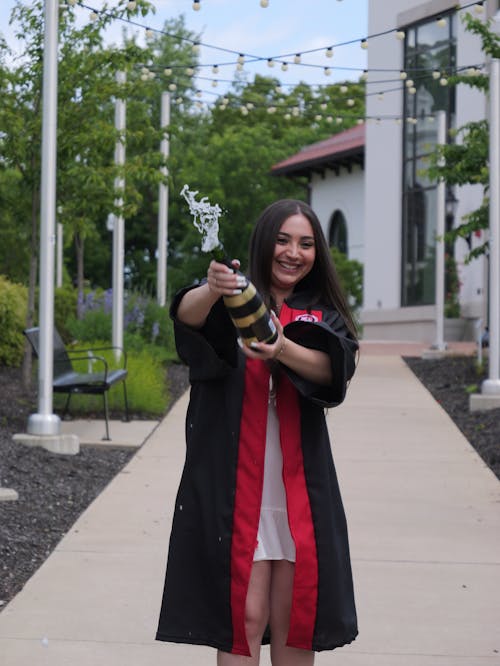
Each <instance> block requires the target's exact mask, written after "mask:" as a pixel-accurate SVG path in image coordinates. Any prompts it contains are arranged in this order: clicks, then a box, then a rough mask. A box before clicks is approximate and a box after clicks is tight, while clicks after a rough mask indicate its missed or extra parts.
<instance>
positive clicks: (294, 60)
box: [293, 53, 302, 65]
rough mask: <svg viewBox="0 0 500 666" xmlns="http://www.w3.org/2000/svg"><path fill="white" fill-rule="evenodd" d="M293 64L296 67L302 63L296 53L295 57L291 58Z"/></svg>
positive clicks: (298, 54)
mask: <svg viewBox="0 0 500 666" xmlns="http://www.w3.org/2000/svg"><path fill="white" fill-rule="evenodd" d="M293 62H294V63H295V64H296V65H300V63H301V62H302V57H301V55H300V53H296V54H295V56H294V58H293Z"/></svg>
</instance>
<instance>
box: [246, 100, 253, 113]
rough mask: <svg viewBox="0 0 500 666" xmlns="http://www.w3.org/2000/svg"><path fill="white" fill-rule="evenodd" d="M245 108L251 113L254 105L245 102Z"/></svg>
mask: <svg viewBox="0 0 500 666" xmlns="http://www.w3.org/2000/svg"><path fill="white" fill-rule="evenodd" d="M245 106H246V107H247V109H248V110H249V111H251V110H252V109H253V108H254V106H255V105H254V103H253V102H247V103H246V105H245Z"/></svg>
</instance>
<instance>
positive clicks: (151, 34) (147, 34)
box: [145, 28, 154, 39]
mask: <svg viewBox="0 0 500 666" xmlns="http://www.w3.org/2000/svg"><path fill="white" fill-rule="evenodd" d="M153 34H154V33H153V31H152V30H151V28H146V32H145V35H146V39H151V38H152V37H153Z"/></svg>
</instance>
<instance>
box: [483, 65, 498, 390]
mask: <svg viewBox="0 0 500 666" xmlns="http://www.w3.org/2000/svg"><path fill="white" fill-rule="evenodd" d="M499 114H500V60H499V59H498V58H493V59H492V61H491V63H490V118H489V123H490V147H489V152H490V154H489V163H490V188H489V189H490V192H489V194H490V234H489V236H490V238H489V244H490V247H489V264H490V290H489V291H490V293H489V303H490V306H489V338H490V342H489V378H488V379H485V380H484V382H483V383H482V385H481V393H483V394H487V395H500V116H499Z"/></svg>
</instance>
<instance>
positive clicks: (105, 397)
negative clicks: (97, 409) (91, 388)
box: [102, 391, 111, 442]
mask: <svg viewBox="0 0 500 666" xmlns="http://www.w3.org/2000/svg"><path fill="white" fill-rule="evenodd" d="M102 397H103V400H104V418H105V419H106V437H103V440H104V441H107V442H108V441H110V440H111V437H110V436H109V423H108V395H107V393H106V391H104V392H103V394H102Z"/></svg>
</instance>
